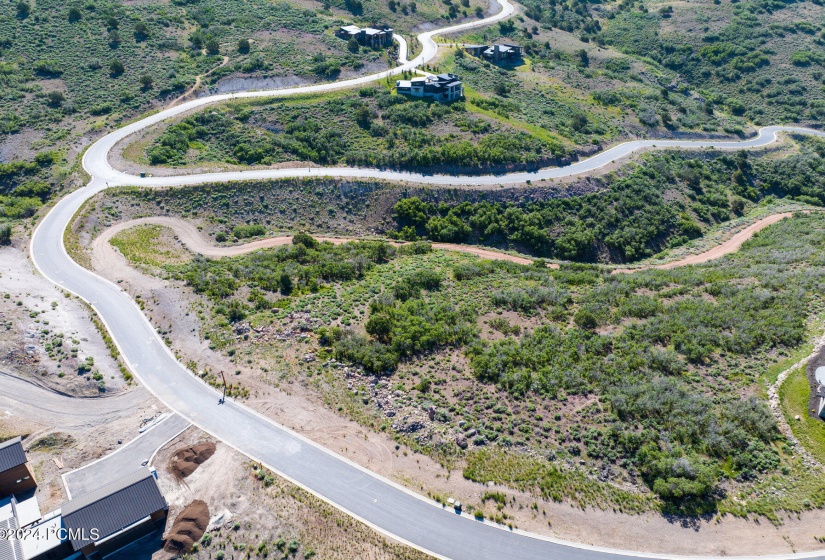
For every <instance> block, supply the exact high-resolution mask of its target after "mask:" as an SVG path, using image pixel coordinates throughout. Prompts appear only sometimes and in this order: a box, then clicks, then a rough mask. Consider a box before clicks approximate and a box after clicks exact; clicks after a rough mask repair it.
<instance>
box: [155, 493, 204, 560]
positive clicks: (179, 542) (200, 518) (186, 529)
mask: <svg viewBox="0 0 825 560" xmlns="http://www.w3.org/2000/svg"><path fill="white" fill-rule="evenodd" d="M207 525H209V506H207V505H206V502H204V501H203V500H195V501H194V502H192V503H191V504H189V505H188V506H186V507H185V508H183V511H182V512H180V513H179V514H178V516H177V517H176V518H175V523H174V524H173V525H172V528H171V529H170V530H169V534H168V535H167V536H166V544H164V545H163V550H165V551H166V552H169V553H172V554H180V553H182V552H187V551H189V550H191V549H192V545H193V544H195V543H196V542H198V541H199V540H201V537H203V534H204V533H205V532H206V527H207Z"/></svg>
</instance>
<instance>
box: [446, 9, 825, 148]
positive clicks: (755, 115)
mask: <svg viewBox="0 0 825 560" xmlns="http://www.w3.org/2000/svg"><path fill="white" fill-rule="evenodd" d="M554 4H555V5H554V6H552V7H550V8H549V9H548V8H547V7H545V8H544V9H542V8H541V7H540V8H538V9H533V8H531V9H528V10H525V16H527V17H526V18H519V17H518V16H517V17H516V18H514V19H513V20H511V25H499V26H493V27H489V28H487V29H485V30H480V31H472V32H470V33H469V34H468V35H466V36H464V37H462V39H461V40H462V41H464V42H493V41H496V40H501V39H502V38H504V39H509V40H512V41H516V42H518V43H520V44H522V45H523V46H524V48H525V51H526V52H527V53H528V55H529V59H530V72H513V71H512V70H511V69H507V68H496V67H494V66H492V65H490V64H488V63H484V62H480V61H477V60H475V59H473V58H471V57H461V58H459V59H457V60H456V64H455V69H456V70H457V71H458V72H459V73H460V74H462V75H463V76H464V77H465V79H466V80H467V82H468V83H469V84H470V85H471V86H472V88H474V89H476V90H478V91H479V92H483V93H484V94H486V95H493V94H497V95H498V96H503V97H505V98H509V101H511V103H512V107H513V109H514V110H511V112H510V114H511V115H513V116H517V117H518V118H522V119H524V120H527V121H528V122H531V123H533V124H536V125H539V126H543V127H545V128H547V129H549V130H554V131H558V132H559V133H560V134H563V135H565V136H569V137H574V138H576V141H577V142H579V143H583V142H584V141H586V140H587V139H591V140H595V139H599V140H600V139H602V138H605V137H610V136H613V135H616V134H617V133H618V134H622V129H623V130H624V131H634V132H636V133H638V132H642V133H653V134H657V135H658V134H662V133H666V132H667V131H668V130H695V131H704V132H715V131H721V130H724V131H726V132H740V131H741V130H742V129H743V127H744V125H745V124H746V123H747V122H748V121H750V122H753V123H756V124H772V123H777V122H778V123H786V122H797V123H810V124H814V125H817V124H819V123H821V121H822V117H823V114H825V91H823V87H822V86H823V83H825V82H823V68H822V66H823V64H825V53H823V49H822V46H823V43H825V28H823V25H822V23H821V21H822V14H823V12H824V11H825V10H823V8H822V7H821V6H822V3H821V2H819V1H816V2H813V3H810V2H774V1H765V0H748V1H742V2H731V3H721V2H714V3H713V4H711V3H709V2H708V3H701V4H698V5H693V4H692V5H690V6H688V5H672V6H671V5H668V6H661V7H659V6H657V5H652V4H650V3H648V2H640V1H635V0H630V1H622V2H618V3H615V4H610V3H598V4H597V5H590V6H588V5H587V4H586V3H580V2H574V3H572V5H573V6H575V9H576V12H577V14H578V15H577V16H575V17H574V19H576V17H577V18H578V21H579V22H580V23H579V24H578V25H577V24H576V23H573V22H567V21H559V18H558V15H559V13H560V12H561V13H565V8H566V7H567V6H569V5H570V3H562V7H561V9H559V5H558V4H557V3H554ZM528 6H529V4H528ZM654 8H656V9H654ZM588 18H591V19H592V21H593V23H589V24H588V23H584V22H586V21H587V19H588ZM554 28H555V29H557V30H566V31H574V30H576V29H578V30H579V32H578V37H579V38H580V39H581V41H582V43H580V44H581V46H582V47H583V48H575V47H572V46H560V45H558V43H560V42H561V43H562V44H565V43H567V44H569V43H571V41H569V40H566V38H564V37H561V36H560V34H559V32H558V31H554ZM559 39H561V41H559ZM594 46H597V47H604V46H610V47H612V48H613V49H615V51H618V53H621V54H624V55H629V56H624V57H617V56H615V54H613V55H608V56H605V54H603V53H602V52H601V51H600V50H598V49H595V48H593V47H594ZM448 66H449V64H448ZM557 80H558V81H562V82H563V83H564V86H565V87H562V88H560V87H558V86H557V85H556V84H555V81H557ZM575 89H579V90H583V93H582V94H581V95H579V96H575V95H574V93H573V91H571V90H575ZM588 94H590V95H588ZM599 108H602V109H609V110H613V111H616V110H618V111H620V112H621V114H622V118H620V119H617V118H616V115H615V113H607V114H605V113H603V112H600V111H599ZM577 111H580V112H584V113H586V119H587V120H583V119H581V118H577ZM574 125H575V128H574ZM576 128H577V129H578V131H577V130H575V129H576ZM575 132H579V134H578V135H575ZM625 133H626V132H625Z"/></svg>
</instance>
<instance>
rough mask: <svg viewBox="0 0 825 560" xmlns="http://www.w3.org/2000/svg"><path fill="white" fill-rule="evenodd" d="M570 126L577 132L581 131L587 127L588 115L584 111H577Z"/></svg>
mask: <svg viewBox="0 0 825 560" xmlns="http://www.w3.org/2000/svg"><path fill="white" fill-rule="evenodd" d="M570 128H572V129H573V130H575V131H576V132H581V131H582V130H584V129H585V128H587V115H585V114H584V113H575V114H574V115H573V118H572V119H570Z"/></svg>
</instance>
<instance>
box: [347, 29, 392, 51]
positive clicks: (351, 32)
mask: <svg viewBox="0 0 825 560" xmlns="http://www.w3.org/2000/svg"><path fill="white" fill-rule="evenodd" d="M392 34H393V29H392V27H386V26H384V27H379V28H375V27H364V28H361V27H358V26H357V25H344V26H342V27H341V28H340V29H339V30H338V31H336V32H335V36H336V37H339V38H341V39H344V40H345V41H349V40H350V39H355V40H356V41H358V44H359V45H362V46H364V47H372V48H378V47H386V46H389V45H390V44H391V43H392Z"/></svg>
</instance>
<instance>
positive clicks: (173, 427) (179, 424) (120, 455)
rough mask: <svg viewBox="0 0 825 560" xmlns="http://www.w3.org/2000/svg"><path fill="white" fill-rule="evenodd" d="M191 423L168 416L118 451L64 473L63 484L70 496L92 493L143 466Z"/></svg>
mask: <svg viewBox="0 0 825 560" xmlns="http://www.w3.org/2000/svg"><path fill="white" fill-rule="evenodd" d="M189 426H190V424H189V421H188V420H186V419H185V418H183V417H181V416H179V415H177V414H172V415H170V416H167V417H166V418H164V419H163V420H161V421H160V422H158V423H157V424H155V425H154V426H152V427H151V428H149V429H148V430H146V431H145V432H143V433H142V434H140V435H139V436H138V437H136V438H135V439H133V440H132V441H130V442H129V443H126V444H124V445H123V447H120V448H118V449H117V451H115V452H114V453H109V454H108V455H106V456H105V457H102V458H101V459H98V460H97V461H94V462H92V463H89V464H88V465H85V466H83V467H81V468H79V469H76V470H73V471H70V472H67V473H66V474H64V475H63V484H64V485H65V486H66V493H67V494H68V495H69V499H71V498H73V497H75V498H76V497H78V496H82V495H84V494H88V493H89V492H91V491H92V490H96V489H98V488H100V487H101V486H103V485H105V484H109V483H110V482H114V481H115V480H118V479H119V478H122V477H123V476H124V475H126V474H128V473H131V472H133V471H136V470H138V469H139V468H141V467H142V466H144V465H143V463H144V461H146V462H147V466H152V465H151V462H150V460H151V459H152V457H154V455H155V452H156V451H157V450H158V449H160V448H161V447H163V446H164V445H165V444H166V443H167V442H168V441H169V440H171V439H172V438H174V437H175V436H177V435H178V434H179V433H181V432H182V431H183V430H185V429H186V428H188V427H189Z"/></svg>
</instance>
